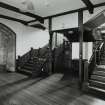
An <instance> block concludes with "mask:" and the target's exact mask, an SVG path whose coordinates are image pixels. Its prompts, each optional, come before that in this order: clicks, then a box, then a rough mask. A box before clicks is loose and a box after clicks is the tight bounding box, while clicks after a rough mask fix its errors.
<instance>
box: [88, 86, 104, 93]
mask: <svg viewBox="0 0 105 105" xmlns="http://www.w3.org/2000/svg"><path fill="white" fill-rule="evenodd" d="M88 88H90V89H93V90H96V91H100V92H103V93H105V90H104V89H100V88H97V87H93V86H88Z"/></svg>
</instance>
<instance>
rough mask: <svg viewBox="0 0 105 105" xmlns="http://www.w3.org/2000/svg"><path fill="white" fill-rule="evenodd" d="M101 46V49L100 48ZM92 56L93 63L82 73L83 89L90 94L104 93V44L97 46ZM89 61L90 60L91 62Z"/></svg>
mask: <svg viewBox="0 0 105 105" xmlns="http://www.w3.org/2000/svg"><path fill="white" fill-rule="evenodd" d="M100 46H101V47H100ZM97 49H98V50H97V51H95V52H96V53H94V54H93V58H92V59H93V61H92V62H90V64H88V66H87V69H86V68H85V71H84V84H85V85H84V87H85V88H84V89H85V90H86V91H87V90H88V91H90V92H93V91H94V92H101V93H105V44H104V42H102V44H99V46H98V48H97ZM92 59H91V60H92ZM90 66H91V67H90Z"/></svg>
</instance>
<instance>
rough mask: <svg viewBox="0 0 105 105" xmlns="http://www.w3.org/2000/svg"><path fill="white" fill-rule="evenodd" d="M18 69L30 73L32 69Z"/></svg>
mask: <svg viewBox="0 0 105 105" xmlns="http://www.w3.org/2000/svg"><path fill="white" fill-rule="evenodd" d="M19 71H22V72H27V73H30V74H32V71H30V70H26V69H20V70H19Z"/></svg>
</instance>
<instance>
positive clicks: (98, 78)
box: [90, 74, 105, 82]
mask: <svg viewBox="0 0 105 105" xmlns="http://www.w3.org/2000/svg"><path fill="white" fill-rule="evenodd" d="M90 79H92V80H97V81H102V82H105V77H104V76H102V75H101V76H100V75H95V74H92V75H91V78H90Z"/></svg>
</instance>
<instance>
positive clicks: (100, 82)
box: [89, 79, 105, 85]
mask: <svg viewBox="0 0 105 105" xmlns="http://www.w3.org/2000/svg"><path fill="white" fill-rule="evenodd" d="M89 82H95V83H99V84H103V85H105V82H102V81H97V80H92V79H91V80H89Z"/></svg>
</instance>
